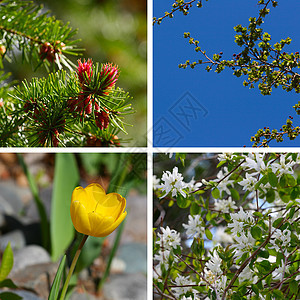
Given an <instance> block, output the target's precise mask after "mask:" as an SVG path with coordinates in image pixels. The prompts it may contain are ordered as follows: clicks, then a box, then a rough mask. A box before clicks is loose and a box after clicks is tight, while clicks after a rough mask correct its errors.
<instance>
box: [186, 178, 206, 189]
mask: <svg viewBox="0 0 300 300" xmlns="http://www.w3.org/2000/svg"><path fill="white" fill-rule="evenodd" d="M201 185H202V183H201V182H196V180H195V179H194V177H193V178H192V180H191V181H190V182H188V183H186V184H185V186H186V188H187V189H188V192H193V191H196V190H198V189H199V188H200V186H201Z"/></svg>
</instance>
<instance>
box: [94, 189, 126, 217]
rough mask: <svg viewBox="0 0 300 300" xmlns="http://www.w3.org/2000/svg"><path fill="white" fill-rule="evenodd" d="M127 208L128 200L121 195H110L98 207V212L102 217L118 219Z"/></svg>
mask: <svg viewBox="0 0 300 300" xmlns="http://www.w3.org/2000/svg"><path fill="white" fill-rule="evenodd" d="M125 207H126V200H125V198H123V197H122V196H121V195H119V194H116V193H110V194H108V195H107V196H106V198H105V199H101V201H99V203H98V205H97V212H98V213H100V214H102V215H110V216H112V217H114V218H115V219H117V218H118V217H119V216H120V214H121V213H123V211H124V209H125Z"/></svg>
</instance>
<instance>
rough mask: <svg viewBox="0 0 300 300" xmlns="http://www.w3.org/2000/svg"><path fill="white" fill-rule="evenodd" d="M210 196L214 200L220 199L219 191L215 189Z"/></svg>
mask: <svg viewBox="0 0 300 300" xmlns="http://www.w3.org/2000/svg"><path fill="white" fill-rule="evenodd" d="M211 195H212V196H213V197H214V198H215V199H219V198H220V191H219V189H217V188H214V189H213V190H212V191H211Z"/></svg>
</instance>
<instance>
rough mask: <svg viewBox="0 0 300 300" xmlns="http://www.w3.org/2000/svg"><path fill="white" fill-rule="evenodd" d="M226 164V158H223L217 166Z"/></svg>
mask: <svg viewBox="0 0 300 300" xmlns="http://www.w3.org/2000/svg"><path fill="white" fill-rule="evenodd" d="M224 164H226V160H222V161H220V162H219V163H218V165H217V168H220V167H222V166H223V165H224Z"/></svg>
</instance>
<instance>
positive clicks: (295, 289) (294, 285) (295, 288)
mask: <svg viewBox="0 0 300 300" xmlns="http://www.w3.org/2000/svg"><path fill="white" fill-rule="evenodd" d="M289 287H290V290H291V292H292V293H293V294H295V295H296V294H297V293H298V292H299V285H298V283H297V282H296V280H293V281H291V282H290V283H289Z"/></svg>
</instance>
